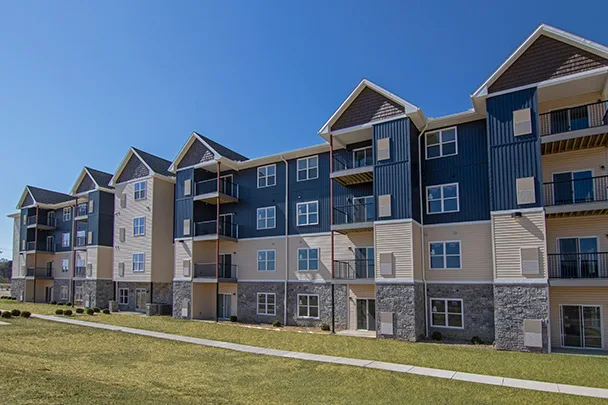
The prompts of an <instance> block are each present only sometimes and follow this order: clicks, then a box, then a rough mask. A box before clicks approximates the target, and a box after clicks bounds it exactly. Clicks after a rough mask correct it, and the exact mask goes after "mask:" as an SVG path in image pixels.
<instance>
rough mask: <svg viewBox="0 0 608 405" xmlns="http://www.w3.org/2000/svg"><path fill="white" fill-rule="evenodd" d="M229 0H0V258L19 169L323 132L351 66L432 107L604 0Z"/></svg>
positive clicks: (596, 28) (291, 142)
mask: <svg viewBox="0 0 608 405" xmlns="http://www.w3.org/2000/svg"><path fill="white" fill-rule="evenodd" d="M239 3H240V4H238V5H237V2H232V1H215V2H203V1H181V0H180V1H176V2H168V1H167V2H156V1H146V2H143V1H127V2H123V1H108V2H75V1H74V2H72V1H63V2H42V1H40V2H30V1H15V2H2V3H0V52H1V54H0V55H1V56H0V137H1V138H0V139H1V150H2V158H1V160H0V173H1V175H0V185H1V194H0V196H1V197H0V214H2V215H1V217H0V249H2V250H4V253H3V254H2V255H1V257H8V258H10V257H11V255H12V252H11V250H12V248H11V246H12V225H11V221H12V220H10V219H8V218H6V216H5V215H6V214H10V213H12V212H15V205H16V204H17V202H18V199H19V197H20V195H21V192H22V191H23V188H24V186H25V185H26V184H31V185H36V186H40V187H45V188H50V189H54V190H58V191H63V192H69V190H70V188H71V187H72V185H73V183H74V181H75V180H76V177H77V176H78V174H79V172H80V170H81V168H82V167H83V166H84V165H87V166H91V167H94V168H97V169H100V170H104V171H108V172H113V171H114V170H115V169H116V168H117V166H118V164H119V163H120V160H121V159H122V158H123V156H124V155H125V153H126V151H127V148H128V147H129V146H131V145H134V146H136V147H138V148H141V149H143V150H146V151H148V152H151V153H154V154H157V155H159V156H162V157H164V158H167V159H173V158H174V157H175V155H176V154H177V152H178V151H179V148H180V147H181V146H182V144H183V143H184V142H185V140H186V139H187V137H188V135H189V134H190V133H191V131H193V130H196V131H199V132H201V133H203V134H205V135H207V136H209V137H211V138H213V139H215V140H217V141H219V142H221V143H223V144H225V145H227V146H229V147H232V148H234V149H236V150H237V151H239V152H240V153H242V154H244V155H246V156H249V157H257V156H261V155H265V154H271V153H277V152H280V151H284V150H289V149H294V148H298V147H303V146H307V145H312V144H317V143H320V142H322V139H321V138H320V137H319V136H318V135H317V133H316V132H317V130H318V129H319V128H320V127H321V126H322V124H323V123H324V122H325V121H326V120H327V118H329V116H330V115H331V114H332V113H333V111H334V110H335V109H336V108H337V107H338V105H339V104H340V103H341V102H342V101H343V99H344V98H345V97H346V96H347V95H348V94H349V92H350V91H351V90H352V89H353V88H354V86H355V85H356V84H357V83H358V82H359V81H360V80H361V78H363V77H366V78H368V79H370V80H372V81H374V82H376V83H377V84H379V85H380V86H383V87H385V88H387V89H388V90H390V91H392V92H394V93H396V94H398V95H399V96H401V97H402V98H404V99H406V100H408V101H410V102H412V103H414V104H416V105H418V106H419V107H421V108H422V109H423V111H424V112H425V113H426V115H427V116H440V115H445V114H450V113H455V112H459V111H463V110H466V109H468V108H470V107H471V104H470V100H469V95H470V94H471V93H472V92H473V91H474V90H475V88H476V87H477V86H478V85H479V84H481V83H482V82H483V81H484V80H485V78H486V77H487V76H488V75H489V74H490V73H491V72H492V71H493V70H494V69H495V68H496V67H497V66H498V65H499V64H500V63H501V62H502V61H503V60H504V59H505V58H506V57H507V56H508V55H509V54H510V53H511V52H512V51H513V50H514V49H515V48H516V47H517V46H518V45H519V44H520V43H521V42H522V41H523V40H524V39H525V38H526V37H527V36H528V35H529V34H530V33H531V32H532V31H533V30H534V29H535V28H536V27H537V26H538V25H539V24H540V23H541V22H545V23H548V24H551V25H554V26H556V27H558V28H562V29H564V30H566V31H570V32H573V33H575V34H578V35H581V36H583V37H586V38H589V39H592V40H594V41H597V42H600V43H603V44H608V31H607V30H606V15H608V13H607V12H608V5H607V4H606V1H605V0H599V1H586V2H584V3H576V4H574V5H573V3H572V2H568V3H566V2H563V4H562V5H559V3H560V1H529V0H527V1H508V2H507V1H505V2H489V1H484V2H480V1H467V2H462V1H461V2H450V3H453V4H452V5H450V6H446V5H445V3H448V2H445V1H444V2H437V3H435V2H431V1H426V2H413V1H409V2H405V1H396V2H382V1H377V2H357V1H345V2H340V3H338V2H336V3H332V4H331V5H328V4H325V3H329V2H320V1H312V2H290V1H288V2H278V1H273V2H270V1H248V2H239ZM583 4H584V6H583Z"/></svg>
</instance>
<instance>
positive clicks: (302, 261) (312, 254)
mask: <svg viewBox="0 0 608 405" xmlns="http://www.w3.org/2000/svg"><path fill="white" fill-rule="evenodd" d="M298 270H299V271H317V270H319V249H316V248H315V249H306V248H302V249H298Z"/></svg>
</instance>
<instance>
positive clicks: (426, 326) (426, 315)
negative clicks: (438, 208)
mask: <svg viewBox="0 0 608 405" xmlns="http://www.w3.org/2000/svg"><path fill="white" fill-rule="evenodd" d="M428 125H429V124H428V123H427V124H424V127H423V128H422V131H420V134H419V135H418V184H419V187H420V192H419V193H418V196H419V198H420V240H421V241H422V242H421V244H422V246H421V248H422V284H423V286H424V333H425V337H426V338H428V337H429V310H428V305H429V296H428V292H427V284H426V264H425V262H424V258H425V256H426V255H425V251H426V247H425V244H424V211H425V209H424V205H423V204H424V198H422V190H423V187H422V150H421V144H420V142H421V141H422V135H424V132H425V131H426V127H427V126H428Z"/></svg>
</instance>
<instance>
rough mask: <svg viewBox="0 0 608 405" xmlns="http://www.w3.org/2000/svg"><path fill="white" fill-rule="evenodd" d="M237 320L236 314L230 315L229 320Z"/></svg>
mask: <svg viewBox="0 0 608 405" xmlns="http://www.w3.org/2000/svg"><path fill="white" fill-rule="evenodd" d="M237 320H238V318H237V317H236V315H231V316H230V322H236V321H237Z"/></svg>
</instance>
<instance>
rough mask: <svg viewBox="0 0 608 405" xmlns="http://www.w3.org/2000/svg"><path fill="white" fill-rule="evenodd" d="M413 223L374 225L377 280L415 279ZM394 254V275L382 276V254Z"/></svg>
mask: <svg viewBox="0 0 608 405" xmlns="http://www.w3.org/2000/svg"><path fill="white" fill-rule="evenodd" d="M412 229H413V225H412V222H399V223H390V222H389V223H386V224H383V223H382V222H378V223H375V224H374V239H375V241H374V246H375V250H374V253H375V255H376V269H377V270H376V278H377V279H389V280H390V279H391V278H402V279H403V278H406V279H413V258H412ZM381 253H392V254H393V275H392V276H387V275H381V274H380V254H381Z"/></svg>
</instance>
